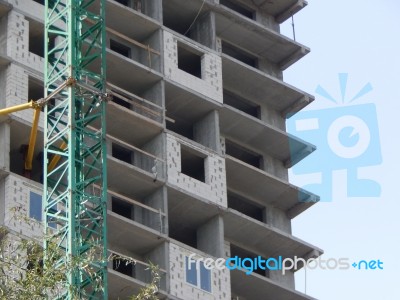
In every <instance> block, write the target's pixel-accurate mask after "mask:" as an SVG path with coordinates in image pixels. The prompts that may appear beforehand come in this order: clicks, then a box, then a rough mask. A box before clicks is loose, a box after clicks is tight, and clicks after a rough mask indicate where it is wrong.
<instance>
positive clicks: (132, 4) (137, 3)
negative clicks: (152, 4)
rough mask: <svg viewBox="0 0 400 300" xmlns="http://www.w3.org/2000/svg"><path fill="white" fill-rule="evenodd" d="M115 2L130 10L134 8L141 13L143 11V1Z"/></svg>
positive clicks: (120, 0) (124, 0)
mask: <svg viewBox="0 0 400 300" xmlns="http://www.w3.org/2000/svg"><path fill="white" fill-rule="evenodd" d="M114 1H116V2H118V3H119V4H122V5H124V6H127V7H129V8H133V9H134V10H137V11H140V12H141V11H142V0H114Z"/></svg>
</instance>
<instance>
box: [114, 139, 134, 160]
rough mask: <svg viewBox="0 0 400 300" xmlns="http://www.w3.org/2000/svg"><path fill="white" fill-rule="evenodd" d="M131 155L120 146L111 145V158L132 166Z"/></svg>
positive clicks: (129, 151) (131, 152) (131, 153)
mask: <svg viewBox="0 0 400 300" xmlns="http://www.w3.org/2000/svg"><path fill="white" fill-rule="evenodd" d="M133 155H134V154H133V151H131V150H129V149H127V148H125V147H122V146H120V145H117V144H112V156H113V157H115V158H116V159H119V160H122V161H124V162H127V163H128V164H132V162H133Z"/></svg>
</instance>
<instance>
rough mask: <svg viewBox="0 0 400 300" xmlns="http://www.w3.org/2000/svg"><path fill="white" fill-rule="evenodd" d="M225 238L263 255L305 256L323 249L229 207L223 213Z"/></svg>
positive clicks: (320, 252)
mask: <svg viewBox="0 0 400 300" xmlns="http://www.w3.org/2000/svg"><path fill="white" fill-rule="evenodd" d="M223 218H224V229H225V238H226V239H227V240H228V241H229V242H232V243H234V244H236V245H238V246H240V247H244V248H246V249H247V250H249V251H251V252H254V253H257V254H259V255H262V256H264V257H278V256H280V255H281V256H282V257H284V258H287V257H294V256H297V257H307V258H308V255H309V253H311V252H312V251H315V252H314V253H319V254H322V253H323V251H322V250H321V249H319V248H317V247H315V246H313V245H311V244H309V243H307V242H305V241H302V240H300V239H298V238H296V237H294V236H292V235H290V234H288V233H286V232H283V231H281V230H279V229H277V228H274V227H272V226H270V225H268V224H265V223H263V222H260V221H257V220H255V219H253V218H251V217H249V216H246V215H244V214H242V213H240V212H238V211H236V210H233V209H231V208H229V209H227V210H226V211H225V212H224V213H223Z"/></svg>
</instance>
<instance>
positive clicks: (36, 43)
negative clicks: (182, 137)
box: [29, 20, 45, 57]
mask: <svg viewBox="0 0 400 300" xmlns="http://www.w3.org/2000/svg"><path fill="white" fill-rule="evenodd" d="M44 41H45V38H44V26H43V24H42V23H39V22H36V21H33V20H29V52H32V53H34V54H36V55H38V56H40V57H44Z"/></svg>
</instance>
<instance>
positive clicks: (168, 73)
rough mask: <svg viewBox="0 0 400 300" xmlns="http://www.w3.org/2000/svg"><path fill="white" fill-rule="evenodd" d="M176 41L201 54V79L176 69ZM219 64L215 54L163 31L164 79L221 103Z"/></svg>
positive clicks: (219, 59) (219, 58)
mask: <svg viewBox="0 0 400 300" xmlns="http://www.w3.org/2000/svg"><path fill="white" fill-rule="evenodd" d="M178 41H179V42H181V43H182V44H185V45H187V46H188V47H189V48H193V49H194V50H195V51H196V52H200V53H202V59H201V78H197V77H195V76H193V75H192V74H189V73H187V72H185V71H183V70H180V69H179V68H178ZM221 64H222V63H221V57H220V56H218V55H216V54H215V53H212V52H206V50H205V49H203V48H202V47H200V46H198V45H196V44H194V43H190V42H189V41H188V40H186V39H183V38H181V37H178V36H176V35H174V34H172V33H171V32H169V31H167V30H165V31H164V73H165V77H166V78H168V79H171V80H172V81H175V82H177V83H179V84H182V85H183V86H185V87H188V88H189V89H192V90H194V91H196V92H199V93H201V94H202V95H205V96H207V97H209V98H211V99H213V100H215V101H218V102H221V103H222V70H221Z"/></svg>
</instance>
